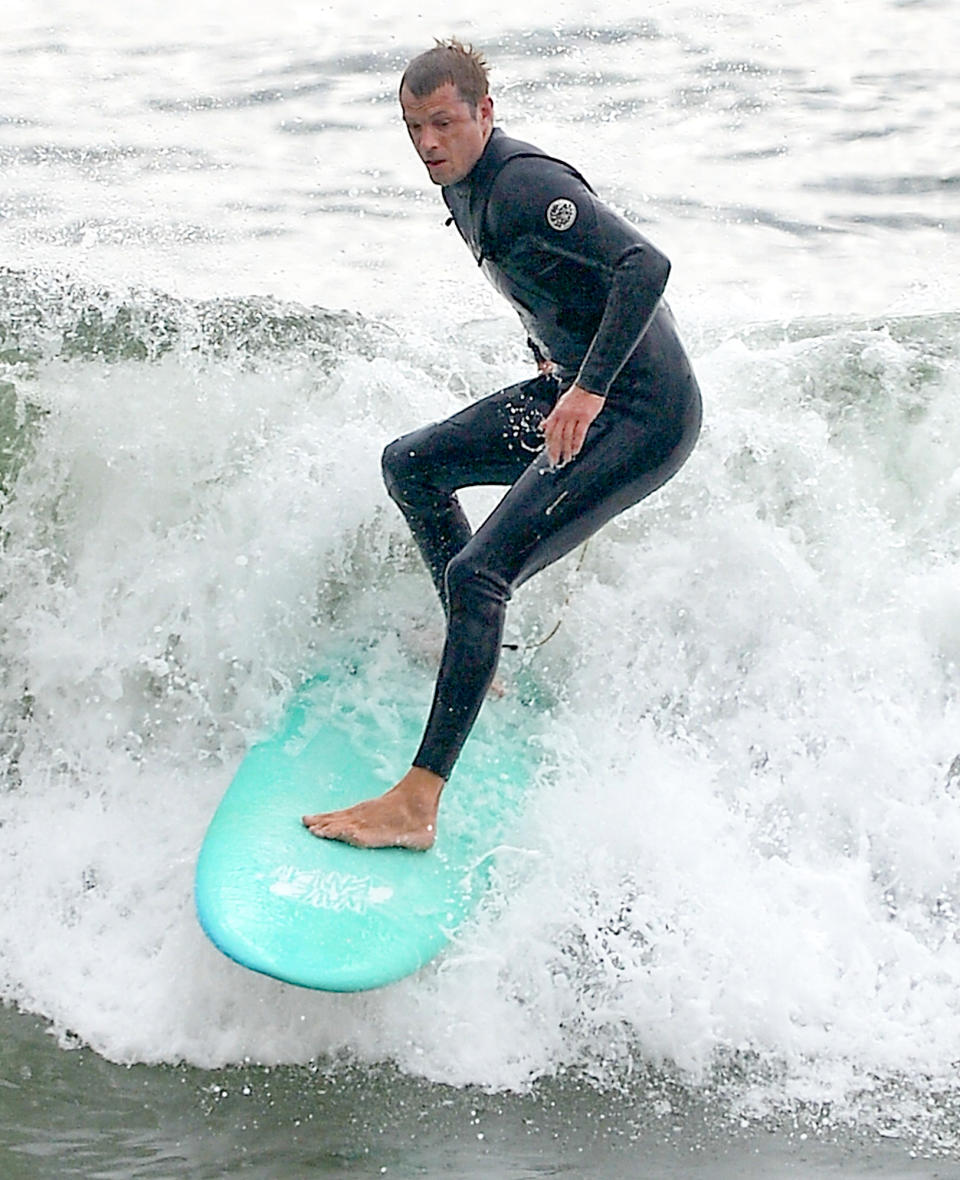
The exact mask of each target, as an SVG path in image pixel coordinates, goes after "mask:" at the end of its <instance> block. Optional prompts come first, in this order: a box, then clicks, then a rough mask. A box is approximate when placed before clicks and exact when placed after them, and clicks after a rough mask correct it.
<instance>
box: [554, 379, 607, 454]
mask: <svg viewBox="0 0 960 1180" xmlns="http://www.w3.org/2000/svg"><path fill="white" fill-rule="evenodd" d="M605 401H606V398H603V397H601V396H600V394H599V393H588V392H587V390H585V389H581V388H580V386H579V385H571V386H570V388H569V389H568V390H567V392H566V393H564V394H562V395H561V396H560V398H559V400H558V401H557V404H556V405H555V406H554V407H553V409H552V410H551V411H550V413H549V414H548V415H547V417H546V418H544V420H543V434H544V438H545V439H546V442H547V454H548V456H549V457H550V462H551V463H552V464H553V466H554V467H562V466H563V464H564V463H568V462H569V461H570V460H571V459H572V458H573V457H574V456H575V455H579V453H580V448H581V447H582V446H583V440H584V439H585V438H586V437H587V430H588V429H589V427H590V423H591V422H592V421H593V420H594V418H596V416H597V415H598V414H599V413H600V411H601V410H602V409H603V403H604V402H605Z"/></svg>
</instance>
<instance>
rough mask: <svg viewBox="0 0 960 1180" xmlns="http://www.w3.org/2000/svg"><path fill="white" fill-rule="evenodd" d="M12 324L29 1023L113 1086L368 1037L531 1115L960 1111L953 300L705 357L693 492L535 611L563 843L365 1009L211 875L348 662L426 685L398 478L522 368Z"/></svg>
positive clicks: (285, 319)
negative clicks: (286, 958) (204, 863)
mask: <svg viewBox="0 0 960 1180" xmlns="http://www.w3.org/2000/svg"><path fill="white" fill-rule="evenodd" d="M0 325H2V332H3V340H2V345H0V366H2V370H3V371H2V374H0V380H2V381H3V384H2V385H0V404H2V405H3V406H4V410H3V413H4V414H5V415H6V417H5V419H4V420H5V421H6V422H7V424H8V427H7V434H6V438H7V440H8V441H7V443H5V444H4V445H5V446H6V448H7V455H8V459H9V456H10V454H11V453H13V452H16V455H17V459H16V462H15V463H8V468H7V471H8V479H7V485H6V493H5V498H4V499H3V501H2V502H0V503H2V507H0V537H2V546H3V548H2V590H0V595H2V602H3V607H4V615H3V621H2V625H0V645H2V668H3V671H2V674H0V706H2V734H3V738H2V740H3V743H4V745H3V750H4V755H3V757H4V772H5V779H4V784H5V785H4V787H3V789H2V790H0V807H2V812H3V814H2V820H3V822H2V824H0V853H2V855H0V864H2V866H3V867H2V870H0V887H2V889H3V892H4V896H5V898H6V899H7V900H8V906H7V909H6V915H7V916H6V917H5V918H4V919H3V920H2V922H0V952H2V955H0V964H2V966H0V993H2V996H3V998H4V999H5V1000H8V1001H15V1002H16V1003H18V1004H19V1005H20V1006H21V1007H23V1008H24V1009H26V1010H29V1011H33V1012H38V1013H42V1014H43V1015H44V1016H45V1017H46V1018H47V1019H49V1020H50V1021H51V1022H52V1024H53V1027H54V1028H55V1029H56V1030H58V1031H60V1032H61V1033H65V1032H66V1031H67V1030H69V1031H70V1032H71V1033H72V1034H74V1035H75V1036H76V1037H78V1038H79V1039H80V1040H81V1041H83V1042H86V1043H88V1044H90V1045H92V1046H94V1047H95V1048H96V1049H97V1051H98V1052H100V1053H102V1054H103V1055H104V1056H107V1057H109V1058H111V1059H114V1060H122V1061H148V1062H155V1061H161V1060H187V1061H190V1062H194V1063H197V1064H203V1065H218V1064H225V1063H229V1062H238V1061H242V1060H243V1059H245V1058H253V1059H256V1060H260V1061H263V1062H296V1061H307V1060H310V1059H314V1058H319V1059H328V1058H329V1059H335V1058H337V1057H338V1055H340V1054H344V1053H345V1054H348V1055H349V1056H350V1057H351V1058H352V1059H353V1060H355V1061H360V1062H367V1063H373V1062H382V1061H385V1060H389V1061H392V1062H394V1063H395V1064H396V1065H398V1066H399V1067H400V1068H401V1069H402V1070H404V1071H405V1072H407V1073H409V1074H413V1075H417V1076H420V1077H426V1078H429V1079H431V1080H433V1081H438V1082H443V1083H446V1084H449V1085H455V1086H470V1085H478V1086H481V1087H486V1088H490V1089H506V1090H510V1089H513V1090H522V1089H524V1088H525V1087H528V1086H529V1085H530V1084H531V1083H532V1082H533V1081H535V1080H536V1079H538V1078H544V1077H563V1076H578V1077H588V1078H590V1079H592V1082H593V1083H594V1084H596V1085H598V1086H601V1087H604V1086H605V1087H613V1088H616V1087H625V1086H626V1087H629V1086H630V1085H631V1084H632V1080H635V1079H636V1078H637V1077H639V1076H641V1075H644V1071H649V1070H654V1071H660V1075H662V1076H664V1077H669V1078H671V1079H673V1081H672V1082H671V1083H670V1084H671V1085H676V1086H678V1087H680V1088H683V1087H686V1088H688V1089H689V1091H690V1092H691V1093H692V1092H694V1091H696V1089H697V1088H698V1087H708V1088H711V1092H712V1093H715V1094H718V1095H719V1094H722V1095H723V1096H724V1099H723V1100H724V1101H725V1102H727V1103H728V1104H730V1105H731V1106H732V1107H735V1108H736V1109H738V1110H741V1111H742V1112H744V1117H754V1116H755V1117H763V1116H764V1113H765V1112H767V1113H769V1112H770V1111H771V1110H774V1109H784V1108H789V1107H790V1106H791V1104H807V1105H808V1106H815V1105H816V1104H818V1103H819V1104H821V1106H822V1107H823V1108H824V1109H827V1108H829V1109H830V1110H831V1111H832V1112H833V1114H832V1115H831V1117H836V1118H843V1117H847V1116H849V1117H850V1118H851V1119H853V1120H854V1121H858V1120H859V1122H860V1123H863V1124H870V1125H880V1123H882V1121H883V1119H887V1120H888V1124H889V1125H891V1126H896V1127H900V1128H902V1127H904V1126H906V1125H907V1123H908V1122H909V1119H910V1118H911V1117H913V1116H914V1114H915V1112H916V1110H917V1109H918V1108H921V1107H924V1104H925V1103H926V1102H927V1100H928V1098H929V1099H930V1101H931V1102H933V1103H934V1104H936V1103H939V1106H936V1111H939V1114H937V1117H938V1118H940V1119H941V1121H943V1120H944V1119H945V1120H946V1121H947V1122H949V1115H948V1113H945V1112H948V1111H949V1110H950V1109H953V1107H952V1106H951V1104H954V1105H955V1101H956V1086H955V1081H954V1074H955V1063H956V1061H957V1060H960V1040H958V1039H957V1033H956V1028H957V1022H956V1015H957V1000H956V997H957V995H958V994H960V993H958V986H957V985H958V983H960V951H958V949H957V948H958V946H960V920H958V914H960V877H958V874H957V869H956V856H955V849H956V847H957V844H958V841H960V802H958V797H957V772H956V766H957V761H956V760H957V756H958V753H960V750H958V744H957V739H956V734H957V732H958V727H957V721H958V718H960V612H958V608H957V602H958V601H960V593H958V591H960V582H958V578H960V524H958V522H960V481H958V479H957V474H956V459H955V456H956V453H957V449H958V447H960V417H958V414H957V410H956V406H957V393H958V391H960V364H958V353H960V318H958V316H957V315H956V313H953V312H950V313H944V314H941V315H931V316H920V317H909V318H903V319H888V320H883V321H870V320H862V319H856V320H855V319H850V318H843V317H836V318H827V319H820V320H805V321H804V320H798V321H793V322H789V323H777V324H756V325H730V326H727V327H725V328H713V329H711V330H710V332H705V333H704V334H703V336H702V337H701V338H700V340H699V343H698V347H697V350H696V351H697V355H696V358H695V359H696V367H697V370H698V374H699V375H700V378H701V383H702V385H703V387H704V391H705V395H706V397H705V401H706V407H707V418H706V426H705V431H704V435H703V439H702V441H701V444H700V446H699V447H698V449H697V451H696V452H695V454H694V456H693V458H692V459H691V461H690V463H689V464H688V466H687V467H686V468H685V469H684V471H683V472H682V473H681V475H680V476H678V477H677V479H676V480H674V481H673V482H672V483H671V484H670V485H668V487H667V488H666V489H664V491H663V492H662V493H661V494H659V495H658V496H657V497H654V498H653V499H652V500H651V501H649V502H648V503H647V504H644V505H643V506H641V507H640V508H638V509H637V510H636V511H634V512H631V513H628V514H626V515H625V516H624V517H622V518H620V519H618V520H617V521H616V522H614V523H613V524H611V526H609V527H608V528H607V529H605V530H603V531H602V532H601V533H600V534H599V535H598V536H597V538H595V540H594V541H592V542H591V545H590V549H589V551H588V553H587V554H586V556H585V559H584V560H583V561H576V562H565V563H560V564H559V565H558V566H556V567H553V568H552V569H550V570H548V571H546V572H545V573H544V574H542V575H541V576H540V577H538V578H537V579H536V580H535V581H534V582H533V583H531V584H530V586H529V587H526V588H524V590H523V591H522V592H520V593H519V594H518V595H517V597H516V600H515V602H514V603H513V604H512V608H511V619H510V627H511V628H512V630H513V635H514V637H515V638H518V639H519V640H520V641H521V643H520V646H521V647H522V648H524V647H525V650H524V651H522V652H520V653H518V654H517V655H516V656H512V655H508V656H506V657H505V659H504V663H503V668H502V673H503V675H504V678H505V681H506V684H507V688H508V691H510V689H511V685H515V684H516V683H517V681H518V678H519V677H521V674H522V676H523V677H525V678H527V679H531V678H532V679H533V680H534V681H535V682H537V683H539V684H540V686H541V687H542V689H543V693H542V700H543V702H544V703H543V705H542V709H543V723H544V729H543V733H542V734H541V735H539V739H538V740H539V741H540V742H541V745H542V750H543V760H542V765H541V768H540V770H539V772H538V775H537V778H536V782H535V783H534V784H532V786H531V794H530V799H529V805H528V808H527V812H526V815H525V817H524V819H523V821H522V824H521V825H520V828H519V830H518V832H517V839H516V841H515V844H516V846H517V847H519V848H524V849H526V850H527V851H528V852H529V853H530V855H529V856H519V857H518V856H514V857H513V858H512V859H511V858H510V857H505V858H504V860H503V862H502V863H501V864H500V865H499V866H498V869H497V874H498V875H497V883H496V885H495V888H494V890H493V892H492V893H491V895H490V897H489V899H488V903H487V904H486V906H485V907H484V908H483V910H482V911H481V913H480V914H479V915H478V917H477V919H476V922H475V923H474V924H473V926H472V927H471V928H470V930H468V931H467V932H466V933H465V934H464V936H463V938H462V939H461V940H460V941H459V942H458V944H457V946H456V947H454V948H452V950H451V952H450V953H449V954H448V955H446V956H445V957H443V958H442V959H441V960H440V961H439V962H438V963H436V964H434V965H433V966H431V967H430V968H428V969H426V970H425V971H424V972H422V973H421V974H420V975H419V976H418V977H416V978H414V979H411V980H408V981H405V982H404V983H402V984H400V985H398V986H397V987H395V988H391V989H388V990H387V991H385V992H383V993H378V994H371V995H368V996H359V997H329V996H322V995H312V994H307V993H302V992H297V991H296V990H295V989H289V988H282V987H280V986H278V985H276V984H274V983H272V982H271V981H267V980H262V979H258V978H254V977H252V976H250V975H249V974H246V973H243V972H242V971H240V970H239V969H238V968H236V967H234V966H232V965H231V964H229V963H228V962H226V961H225V960H222V959H221V957H219V956H218V955H217V954H216V952H215V951H214V950H213V949H212V948H211V947H209V946H207V944H206V943H205V942H204V940H203V938H202V935H201V934H200V932H199V931H198V929H197V927H196V924H195V921H194V919H193V915H192V909H191V902H190V889H191V877H192V868H193V862H194V858H195V855H196V850H197V848H198V847H199V842H200V839H201V837H202V834H203V830H204V827H205V824H206V822H207V820H208V819H209V817H210V815H211V814H212V811H213V808H214V807H215V805H216V802H217V800H218V798H219V796H220V794H221V793H222V791H223V790H224V789H225V787H226V784H227V782H228V781H229V778H230V775H231V773H232V770H233V768H234V767H235V766H236V764H237V762H238V760H239V758H240V756H241V754H242V752H243V750H244V748H245V746H246V744H247V743H248V742H249V741H250V740H252V739H253V738H254V737H255V736H256V735H258V734H259V733H262V732H263V731H264V730H265V729H267V728H269V726H270V725H271V724H272V722H273V720H274V719H275V717H276V716H277V714H278V711H279V710H280V709H281V708H282V705H283V702H284V700H285V699H286V698H287V696H288V695H289V692H290V691H291V689H292V687H293V686H295V685H296V684H297V683H299V681H300V680H302V679H303V678H304V677H305V676H307V675H309V674H310V672H311V671H313V670H314V669H315V668H316V666H317V664H318V663H319V662H320V661H322V659H323V657H324V654H325V653H326V652H328V651H330V650H331V648H332V646H333V645H334V644H336V645H340V646H341V647H342V645H343V644H344V643H347V644H350V643H356V644H361V643H364V642H368V641H369V639H370V637H371V636H384V635H389V636H391V637H392V640H391V646H390V647H389V650H390V651H391V652H392V653H393V654H392V655H391V656H390V657H389V658H390V659H391V660H393V664H392V665H390V667H391V668H392V672H391V673H390V674H391V675H395V676H396V678H397V681H398V682H403V677H404V668H406V667H407V666H408V665H409V664H410V662H411V661H413V662H418V661H419V662H420V663H421V664H422V663H423V661H429V659H430V658H431V657H430V656H429V655H427V654H425V652H427V651H428V650H429V647H430V644H431V643H432V642H438V641H439V637H440V636H441V617H440V611H439V608H438V605H437V604H436V602H435V601H434V596H433V594H432V591H431V590H430V587H429V583H428V581H427V579H426V576H425V574H424V572H423V570H422V568H421V565H420V562H419V559H418V558H417V555H416V553H415V551H414V549H413V546H412V544H411V542H410V540H409V538H408V536H407V534H406V531H405V529H404V527H403V523H402V520H401V519H400V517H399V514H398V513H397V512H396V510H395V508H394V507H393V506H392V505H391V504H390V503H389V501H388V500H387V498H386V495H385V493H384V491H383V488H382V486H381V482H380V476H379V454H380V450H381V448H382V446H383V444H384V443H385V442H387V441H389V440H390V439H391V438H393V437H396V436H397V435H398V434H400V433H402V432H403V431H404V430H406V429H409V428H411V427H412V426H414V425H416V424H418V423H420V422H422V421H425V420H429V419H430V418H431V417H439V416H440V415H442V414H445V413H449V412H450V411H451V410H452V409H453V408H456V407H457V406H459V405H461V404H463V401H464V399H465V398H468V397H473V396H477V395H479V394H480V393H481V392H482V391H483V390H484V389H489V388H494V387H495V386H496V385H497V384H505V383H506V381H507V380H509V379H512V378H514V377H515V372H516V369H517V366H519V365H521V364H522V363H523V359H522V344H516V345H515V344H514V343H513V342H512V337H510V336H508V333H507V332H506V330H505V329H504V328H503V325H502V324H501V322H500V321H491V322H489V323H487V322H482V323H476V324H465V325H464V326H463V330H462V332H461V333H460V334H459V335H458V337H457V338H456V339H455V340H453V341H451V340H450V339H447V338H444V339H442V340H431V339H430V338H429V337H428V336H424V337H422V338H418V339H413V338H412V337H411V336H410V335H409V332H404V333H400V332H399V331H397V330H394V329H393V328H392V327H391V325H389V324H387V325H379V324H372V323H370V322H369V321H366V320H362V319H361V318H360V317H354V316H348V315H345V314H343V313H339V312H328V311H325V310H323V309H315V308H305V307H300V306H298V305H295V304H288V303H284V302H281V301H276V300H269V299H263V298H249V299H233V300H215V301H208V302H202V303H201V302H189V301H184V300H179V299H176V298H174V297H172V296H167V295H164V294H162V293H155V292H148V291H136V290H132V291H124V292H122V293H119V292H106V291H100V290H91V289H90V288H87V287H84V286H83V285H80V284H71V283H69V282H66V281H64V280H62V279H54V278H51V277H49V276H47V277H44V276H41V275H37V274H24V273H15V272H10V271H7V272H2V274H0ZM10 440H12V442H11V441H10ZM489 502H490V500H489V496H488V493H487V492H483V493H477V497H476V498H475V499H474V500H470V501H469V502H468V508H469V510H470V511H471V512H472V513H474V514H478V513H481V512H482V511H485V509H486V507H487V506H488V504H489ZM558 620H559V621H560V622H561V626H560V628H559V630H557V631H556V634H555V635H554V637H553V638H552V639H551V640H550V641H549V642H548V643H546V644H544V645H542V646H540V647H536V648H534V646H533V645H532V644H526V643H525V641H527V640H530V639H533V638H535V637H538V636H543V635H545V634H547V633H548V632H549V631H550V630H551V628H552V626H553V624H554V623H555V622H556V621H558ZM511 661H513V662H511ZM380 667H381V673H380V674H381V675H382V674H383V664H382V662H381V665H380ZM458 789H462V790H468V789H469V785H468V784H462V787H460V788H458ZM571 817H573V819H571ZM118 965H119V967H118ZM644 1076H645V1075H644ZM925 1109H926V1108H925ZM871 1112H872V1113H871ZM911 1112H913V1113H911ZM932 1117H933V1116H931V1118H932ZM871 1119H872V1120H873V1123H870V1120H871ZM931 1125H932V1124H931ZM937 1133H939V1132H937Z"/></svg>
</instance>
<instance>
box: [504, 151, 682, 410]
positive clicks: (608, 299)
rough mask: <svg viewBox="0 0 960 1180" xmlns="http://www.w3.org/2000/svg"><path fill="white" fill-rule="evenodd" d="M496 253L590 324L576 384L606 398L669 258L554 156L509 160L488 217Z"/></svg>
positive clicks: (662, 282)
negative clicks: (586, 346)
mask: <svg viewBox="0 0 960 1180" xmlns="http://www.w3.org/2000/svg"><path fill="white" fill-rule="evenodd" d="M487 227H488V233H489V241H490V243H491V247H492V250H493V252H494V253H495V254H496V255H497V256H501V255H503V254H505V253H507V254H509V255H510V256H511V258H512V260H513V265H514V266H518V265H519V266H520V267H521V268H522V269H525V270H526V271H527V273H528V275H529V277H530V279H531V281H533V282H534V283H535V284H537V285H539V286H540V287H541V288H546V289H550V290H551V292H552V295H553V298H554V299H555V301H556V303H557V304H558V305H559V306H561V307H563V308H564V309H565V313H569V314H572V315H579V316H581V317H582V318H583V319H584V320H589V321H590V322H591V323H592V324H593V325H595V331H594V334H593V337H592V340H591V342H590V345H589V348H588V349H587V351H586V354H585V355H584V358H583V361H582V363H581V366H580V371H579V374H578V376H577V384H579V385H580V386H581V387H582V388H584V389H586V390H588V391H589V392H591V393H598V394H600V395H601V396H604V397H605V396H606V395H607V393H608V392H609V390H610V386H611V385H612V384H613V382H614V380H615V379H616V377H617V374H618V373H619V372H620V370H621V369H622V368H623V366H624V365H625V364H626V362H627V360H628V359H629V357H630V355H631V354H632V353H633V351H634V350H635V349H636V347H637V345H638V344H639V343H640V341H641V340H642V338H643V335H644V333H645V332H646V330H647V327H648V325H649V324H650V321H651V320H652V319H653V316H654V313H655V312H656V309H657V305H658V304H659V302H660V297H661V295H662V294H663V291H664V288H665V287H666V284H667V278H668V276H669V274H670V262H669V260H668V259H667V258H666V257H665V256H664V255H663V254H662V253H661V252H660V251H659V250H658V249H657V248H656V247H655V246H653V245H652V244H651V243H650V242H649V241H647V239H646V238H645V237H644V236H643V235H642V234H641V233H640V232H639V231H638V230H637V229H636V228H635V227H634V226H632V225H631V224H630V223H629V222H627V221H625V220H624V219H623V218H622V217H620V216H619V215H618V214H616V213H614V212H613V210H612V209H609V208H608V207H607V206H606V205H604V203H603V202H602V201H601V200H599V198H597V197H596V196H595V195H594V194H593V193H592V192H591V191H590V189H589V188H588V187H587V186H586V184H585V183H584V182H583V180H582V179H581V178H580V177H578V176H577V175H575V174H574V173H573V172H572V171H571V170H568V169H567V167H566V166H565V165H563V164H561V163H559V162H558V161H555V160H551V159H545V158H541V157H534V158H529V157H525V158H522V159H517V160H512V161H510V162H509V163H508V164H507V165H506V166H505V167H504V168H503V169H502V170H501V172H500V174H499V175H498V177H497V180H496V182H495V184H494V188H493V191H492V193H491V199H490V203H489V206H488V221H487Z"/></svg>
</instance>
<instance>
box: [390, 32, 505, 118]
mask: <svg viewBox="0 0 960 1180" xmlns="http://www.w3.org/2000/svg"><path fill="white" fill-rule="evenodd" d="M447 82H452V83H453V85H454V86H456V88H457V92H458V93H459V95H460V97H461V98H462V99H463V101H464V102H466V103H468V104H469V105H470V108H471V109H472V110H473V111H474V112H475V111H476V109H477V103H479V101H480V100H481V98H483V97H484V96H485V95H487V94H489V93H490V85H489V78H488V77H487V63H486V61H485V60H484V57H483V54H482V53H479V52H478V51H477V50H475V49H474V48H473V46H472V45H463V44H462V43H461V42H460V41H458V40H457V38H456V37H451V38H450V40H449V41H437V43H436V45H434V47H433V49H428V50H427V51H426V53H421V54H420V56H419V57H415V58H414V59H413V61H412V62H411V63H410V64H409V65H408V66H407V68H406V70H405V71H404V74H403V77H402V78H401V79H400V89H401V90H402V89H403V88H404V86H406V88H407V89H408V90H409V91H410V93H411V94H413V95H414V96H415V97H417V98H426V96H427V95H428V94H433V92H434V91H435V90H437V89H439V87H441V86H444V85H446V83H447Z"/></svg>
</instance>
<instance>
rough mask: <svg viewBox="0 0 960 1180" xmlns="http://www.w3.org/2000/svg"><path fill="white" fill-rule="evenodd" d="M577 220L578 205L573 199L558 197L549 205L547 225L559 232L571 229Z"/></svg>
mask: <svg viewBox="0 0 960 1180" xmlns="http://www.w3.org/2000/svg"><path fill="white" fill-rule="evenodd" d="M576 220H577V207H576V205H575V204H574V203H573V201H569V200H567V198H566V197H557V199H556V200H555V201H551V202H550V204H549V205H548V206H547V225H549V226H550V228H551V229H555V230H557V231H558V232H559V233H563V231H564V230H565V229H569V228H570V226H571V225H573V223H574V222H575V221H576Z"/></svg>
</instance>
